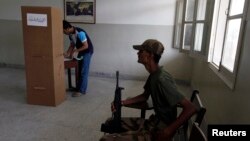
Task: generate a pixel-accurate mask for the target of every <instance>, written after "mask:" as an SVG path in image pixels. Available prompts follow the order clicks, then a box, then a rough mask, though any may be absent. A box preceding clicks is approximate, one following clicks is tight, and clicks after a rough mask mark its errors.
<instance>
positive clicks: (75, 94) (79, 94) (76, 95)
mask: <svg viewBox="0 0 250 141" xmlns="http://www.w3.org/2000/svg"><path fill="white" fill-rule="evenodd" d="M82 95H83V94H82V93H80V92H75V93H73V94H72V95H71V96H72V97H79V96H82Z"/></svg>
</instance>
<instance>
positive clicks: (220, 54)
mask: <svg viewBox="0 0 250 141" xmlns="http://www.w3.org/2000/svg"><path fill="white" fill-rule="evenodd" d="M247 2H248V1H246V0H177V10H178V11H177V12H176V19H175V30H174V47H175V48H179V49H180V51H182V52H188V53H189V54H190V55H191V56H199V59H200V58H201V59H202V58H205V59H206V60H208V62H209V63H210V67H211V68H212V69H213V70H214V71H215V72H216V74H218V75H219V77H220V78H222V79H223V81H224V82H226V84H227V85H228V86H229V87H230V88H232V89H233V87H234V81H235V78H236V73H237V64H238V62H237V60H238V58H239V53H240V47H241V45H242V43H241V41H242V36H243V31H244V23H245V17H246V16H245V13H246V9H247V8H246V6H247V4H246V3H247Z"/></svg>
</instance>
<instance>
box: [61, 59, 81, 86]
mask: <svg viewBox="0 0 250 141" xmlns="http://www.w3.org/2000/svg"><path fill="white" fill-rule="evenodd" d="M64 68H65V69H67V71H68V85H69V89H72V88H74V87H72V82H71V68H75V84H76V85H77V83H78V62H77V60H74V59H73V60H64Z"/></svg>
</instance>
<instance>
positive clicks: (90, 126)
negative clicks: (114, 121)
mask: <svg viewBox="0 0 250 141" xmlns="http://www.w3.org/2000/svg"><path fill="white" fill-rule="evenodd" d="M72 78H74V77H72ZM115 83H116V80H115V79H110V78H98V77H89V89H88V93H87V94H86V95H84V96H81V97H77V98H73V97H71V92H67V99H66V101H64V102H63V103H62V104H60V105H58V106H57V107H49V106H37V105H29V104H27V103H26V81H25V71H24V70H23V69H13V68H0V133H1V134H0V140H1V141H97V140H99V138H100V137H101V136H102V135H103V133H102V132H100V126H101V123H103V122H104V121H105V119H107V118H108V117H110V116H111V112H110V103H111V101H112V100H113V98H114V90H115ZM65 85H67V81H66V80H65ZM143 85H144V82H142V81H131V80H120V86H122V87H124V88H125V90H124V91H122V97H123V98H127V97H132V96H135V95H137V94H140V93H141V92H142V90H143V89H142V87H143ZM178 87H179V88H180V90H181V91H183V92H184V93H187V92H188V93H189V92H190V88H189V87H187V86H180V85H178ZM150 112H152V111H150ZM150 112H147V116H148V115H149V114H150ZM139 115H140V111H139V110H135V109H130V108H123V109H122V116H139Z"/></svg>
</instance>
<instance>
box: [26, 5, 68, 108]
mask: <svg viewBox="0 0 250 141" xmlns="http://www.w3.org/2000/svg"><path fill="white" fill-rule="evenodd" d="M21 10H22V24H23V42H24V55H25V69H26V85H27V103H28V104H35V105H46V106H56V105H58V104H60V103H62V102H63V101H64V100H65V97H66V89H65V72H64V58H63V27H62V14H61V10H60V9H57V8H52V7H31V6H22V7H21Z"/></svg>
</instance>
